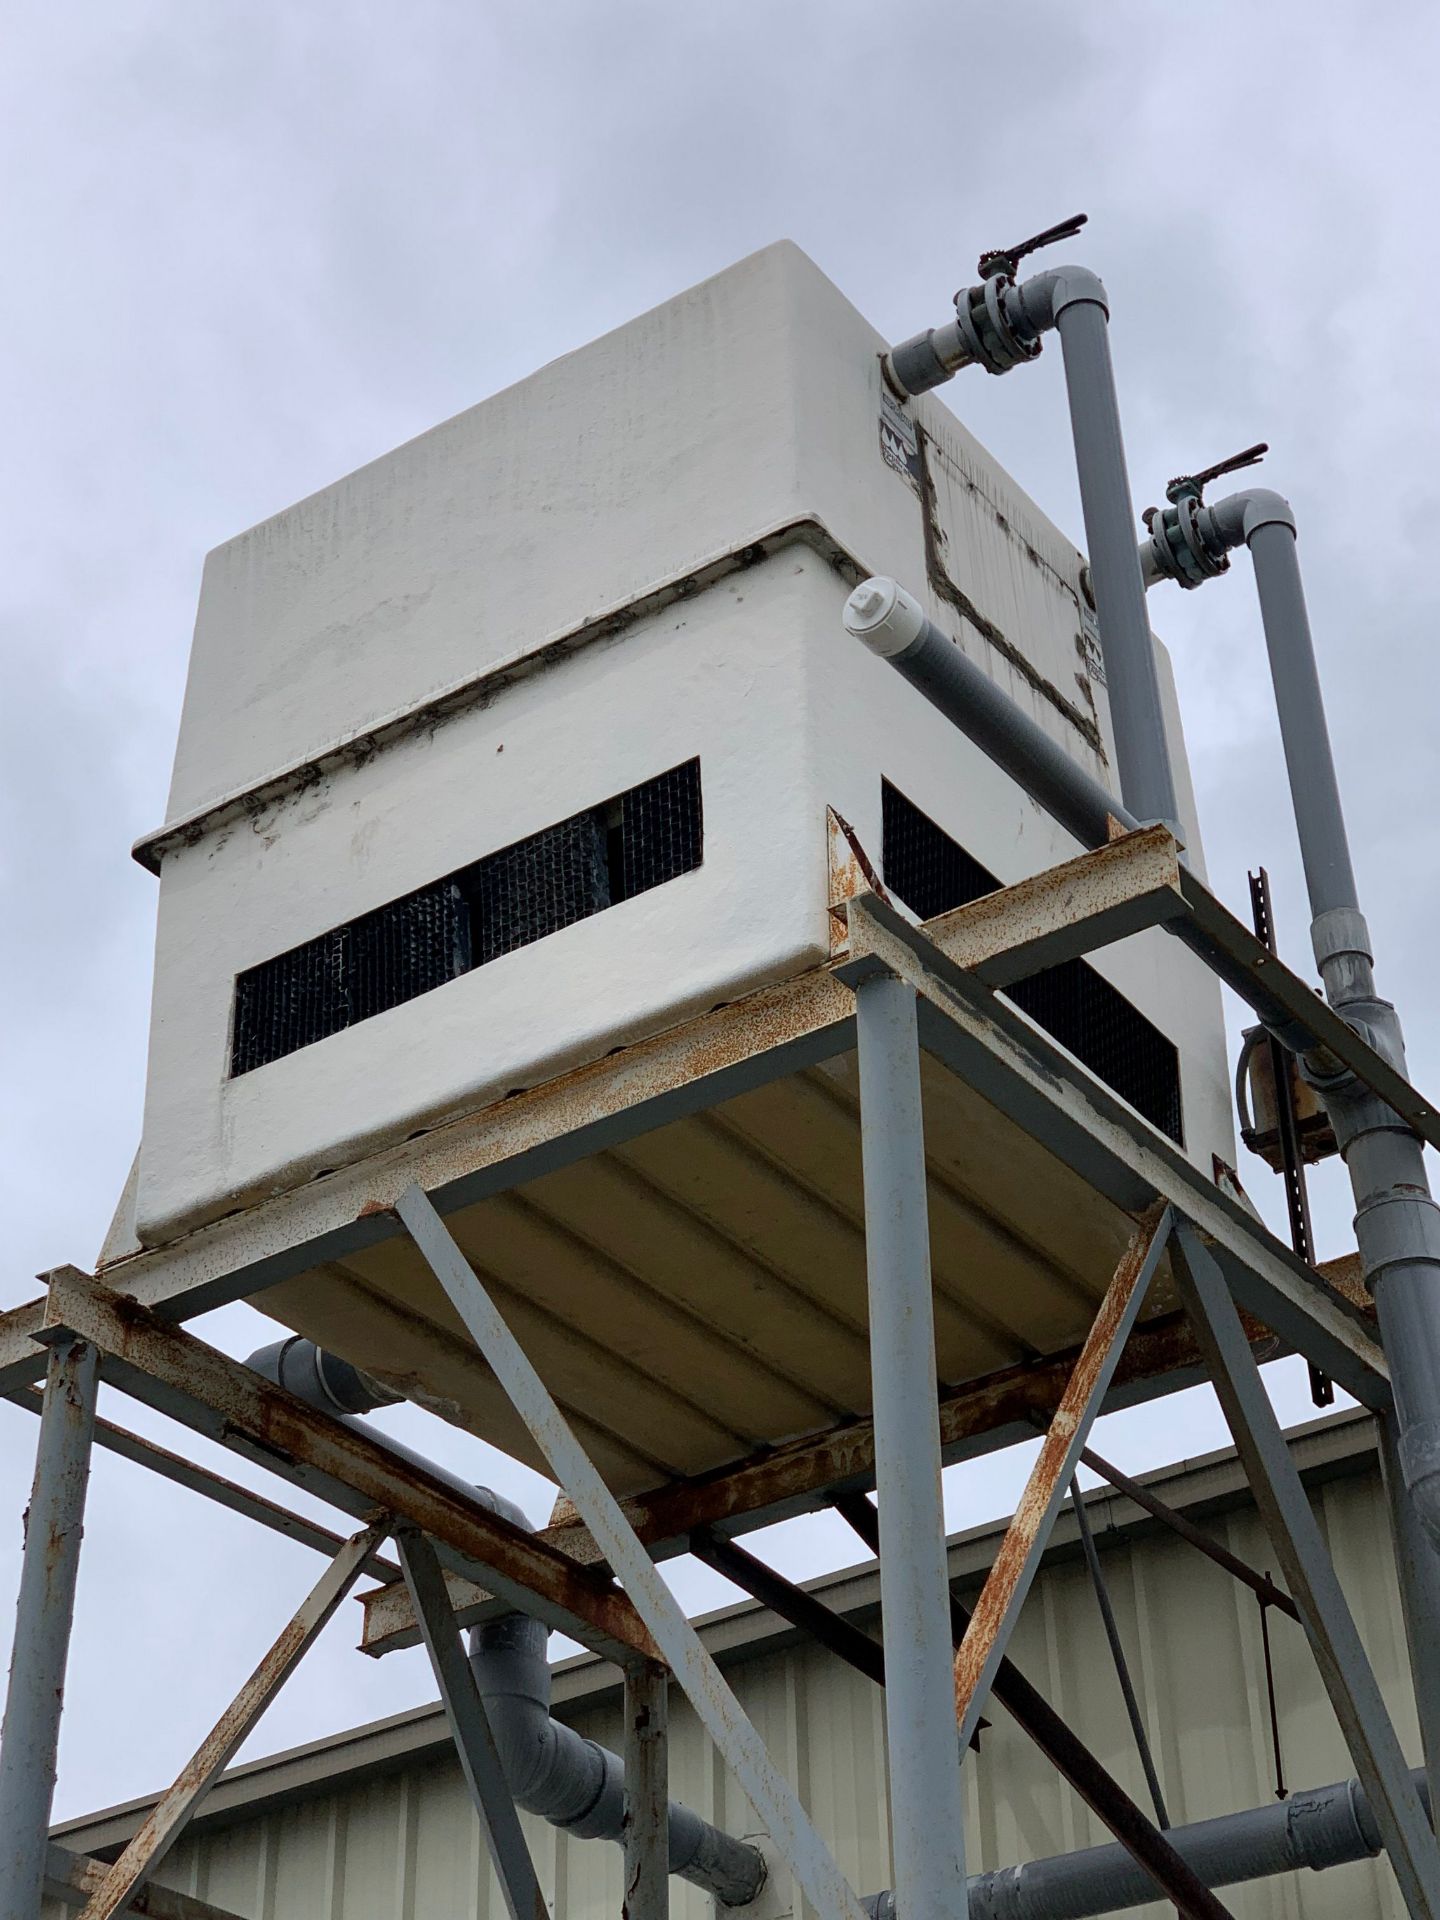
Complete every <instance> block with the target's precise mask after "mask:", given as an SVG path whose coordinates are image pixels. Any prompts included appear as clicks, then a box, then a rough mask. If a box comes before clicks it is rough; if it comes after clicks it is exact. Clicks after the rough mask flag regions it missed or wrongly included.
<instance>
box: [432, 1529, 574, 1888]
mask: <svg viewBox="0 0 1440 1920" xmlns="http://www.w3.org/2000/svg"><path fill="white" fill-rule="evenodd" d="M395 1544H396V1546H397V1547H399V1549H400V1564H401V1566H402V1567H403V1568H404V1569H405V1584H406V1586H407V1587H408V1588H409V1590H410V1598H411V1600H412V1602H413V1603H414V1607H415V1612H416V1614H417V1616H418V1617H419V1620H420V1628H421V1632H422V1633H423V1634H424V1636H425V1651H426V1652H427V1653H428V1654H429V1656H430V1667H431V1671H432V1672H433V1673H434V1675H435V1683H436V1685H437V1686H438V1687H439V1689H440V1703H441V1705H442V1706H443V1707H444V1709H445V1718H446V1721H447V1722H448V1724H449V1727H450V1735H451V1738H452V1739H453V1740H454V1742H455V1752H456V1754H457V1755H458V1757H459V1761H460V1771H461V1772H462V1773H463V1774H464V1776H465V1784H466V1785H467V1786H468V1787H469V1789H470V1798H471V1799H472V1800H473V1801H474V1803H475V1811H476V1813H477V1814H479V1816H480V1825H481V1828H482V1830H483V1831H484V1834H485V1845H486V1847H487V1848H488V1850H489V1853H490V1864H491V1865H492V1866H493V1867H494V1869H495V1877H496V1879H497V1880H498V1881H499V1882H500V1892H501V1894H502V1896H503V1898H504V1901H505V1910H506V1912H507V1913H508V1914H509V1915H510V1920H547V1913H546V1906H545V1900H544V1897H543V1895H542V1894H541V1892H540V1882H539V1880H538V1879H537V1878H536V1874H535V1863H534V1862H533V1861H532V1859H531V1858H530V1849H529V1847H528V1846H527V1845H526V1844H525V1835H524V1833H523V1832H522V1831H521V1827H520V1815H519V1812H518V1811H517V1809H516V1806H515V1800H514V1796H513V1795H512V1794H511V1792H510V1784H509V1782H508V1781H507V1780H506V1778H505V1769H504V1767H503V1766H502V1765H501V1761H500V1754H499V1750H498V1749H497V1747H496V1745H495V1736H494V1734H493V1733H492V1732H491V1731H490V1722H489V1720H488V1719H487V1718H486V1717H485V1703H484V1701H483V1700H482V1699H481V1698H480V1689H479V1687H478V1686H477V1685H476V1684H475V1675H474V1674H473V1672H472V1671H471V1669H470V1662H469V1660H468V1659H467V1658H466V1654H465V1649H464V1647H463V1645H462V1644H461V1641H460V1632H459V1629H458V1628H457V1627H456V1625H455V1615H454V1612H453V1610H452V1609H451V1606H450V1603H449V1600H448V1598H447V1597H446V1593H445V1576H444V1574H443V1573H442V1572H441V1569H440V1562H439V1561H438V1560H437V1559H436V1558H435V1549H434V1548H433V1547H432V1546H431V1545H430V1542H429V1541H428V1540H427V1539H426V1538H425V1536H424V1534H422V1533H417V1532H416V1531H415V1529H414V1528H413V1527H404V1528H401V1529H400V1530H399V1531H398V1532H397V1534H396V1536H395Z"/></svg>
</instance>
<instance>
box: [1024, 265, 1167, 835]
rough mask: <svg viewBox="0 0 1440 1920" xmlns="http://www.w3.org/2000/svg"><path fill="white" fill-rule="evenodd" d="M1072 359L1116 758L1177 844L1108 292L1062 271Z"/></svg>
mask: <svg viewBox="0 0 1440 1920" xmlns="http://www.w3.org/2000/svg"><path fill="white" fill-rule="evenodd" d="M1046 278H1047V280H1050V283H1051V285H1052V287H1053V293H1052V311H1053V314H1054V320H1055V326H1056V329H1057V330H1058V332H1059V335H1060V345H1061V349H1062V351H1063V353H1064V357H1065V388H1066V393H1067V395H1068V397H1069V402H1070V426H1071V431H1072V432H1073V434H1074V438H1075V467H1076V472H1077V475H1078V477H1079V481H1080V505H1081V509H1082V511H1083V513H1084V516H1085V540H1086V544H1087V546H1088V547H1089V551H1090V578H1091V581H1092V582H1093V585H1094V589H1095V611H1096V618H1097V620H1098V622H1099V626H1100V645H1101V648H1102V650H1103V652H1104V656H1105V678H1106V682H1107V685H1108V689H1109V694H1110V720H1111V724H1112V726H1113V728H1114V733H1115V758H1116V762H1117V766H1118V770H1119V775H1120V792H1121V795H1122V797H1123V798H1124V801H1125V805H1126V806H1127V807H1128V808H1129V809H1130V811H1131V813H1133V814H1134V815H1135V816H1136V817H1137V818H1138V819H1139V820H1142V821H1146V822H1149V821H1153V820H1163V821H1164V822H1165V824H1166V825H1167V826H1169V827H1171V828H1172V829H1173V830H1175V831H1176V833H1177V838H1178V837H1179V836H1178V821H1179V817H1180V816H1179V808H1178V806H1177V805H1176V801H1175V779H1174V775H1173V773H1172V771H1171V767H1170V745H1169V741H1168V739H1167V737H1166V733H1165V714H1164V709H1163V708H1162V706H1161V702H1160V676H1159V672H1158V670H1157V668H1156V665H1155V645H1154V642H1153V640H1152V639H1151V637H1150V621H1149V617H1148V616H1147V614H1146V611H1145V583H1144V581H1143V580H1142V578H1141V575H1140V559H1139V555H1138V554H1137V552H1136V550H1135V511H1134V508H1133V507H1132V506H1131V504H1130V478H1129V475H1128V473H1127V472H1126V469H1125V443H1124V441H1123V439H1122V438H1121V433H1120V405H1119V401H1118V399H1117V397H1116V392H1115V373H1114V369H1113V367H1112V366H1111V364H1110V339H1109V321H1108V318H1107V310H1106V306H1105V289H1104V288H1103V286H1101V284H1100V282H1099V280H1097V279H1096V278H1095V276H1094V275H1093V274H1085V273H1081V272H1079V271H1077V270H1075V269H1072V268H1063V269H1061V271H1060V272H1059V273H1058V274H1056V275H1055V276H1053V280H1051V277H1050V276H1046Z"/></svg>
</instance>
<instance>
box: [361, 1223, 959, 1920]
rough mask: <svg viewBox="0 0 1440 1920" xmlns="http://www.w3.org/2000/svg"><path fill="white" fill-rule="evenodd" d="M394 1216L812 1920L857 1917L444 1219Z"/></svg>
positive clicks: (827, 1856) (798, 1809)
mask: <svg viewBox="0 0 1440 1920" xmlns="http://www.w3.org/2000/svg"><path fill="white" fill-rule="evenodd" d="M395 1211H396V1213H397V1214H398V1215H399V1217H400V1219H401V1220H402V1221H403V1222H404V1225H405V1228H406V1231H407V1232H408V1233H409V1235H410V1237H411V1239H412V1240H413V1241H414V1242H415V1245H416V1247H417V1248H418V1249H419V1251H420V1253H421V1255H422V1257H423V1258H424V1260H425V1263H426V1265H427V1266H428V1267H429V1268H430V1271H431V1272H432V1273H433V1274H434V1275H435V1278H436V1279H437V1280H438V1281H439V1283H440V1285H441V1287H442V1289H443V1290H444V1292H445V1295H446V1297H447V1298H448V1299H449V1301H450V1304H451V1305H452V1306H453V1307H454V1309H455V1311H456V1313H457V1314H458V1315H459V1316H460V1319H461V1321H462V1322H463V1323H464V1325H465V1328H466V1330H467V1331H468V1333H469V1334H470V1337H471V1339H473V1340H474V1342H475V1344H476V1346H477V1347H478V1348H479V1349H480V1352H481V1353H482V1354H483V1356H484V1358H485V1359H486V1360H487V1361H488V1362H489V1364H490V1366H491V1368H492V1370H493V1371H494V1374H495V1377H496V1379H497V1380H498V1381H499V1382H500V1384H501V1386H502V1387H503V1388H504V1390H505V1392H506V1394H507V1395H508V1396H509V1398H510V1401H511V1403H512V1405H513V1406H514V1408H515V1411H516V1412H517V1413H518V1414H519V1415H520V1418H521V1419H522V1420H523V1421H524V1422H525V1425H526V1426H527V1427H528V1428H529V1430H530V1433H531V1436H532V1438H533V1439H534V1441H535V1444H536V1445H537V1446H538V1447H539V1448H540V1450H541V1452H542V1453H543V1454H544V1455H545V1458H546V1460H547V1461H548V1462H549V1464H550V1469H551V1471H552V1472H553V1473H554V1475H555V1478H556V1479H557V1480H558V1481H559V1483H560V1486H561V1487H562V1489H563V1490H564V1491H565V1493H567V1494H568V1495H569V1497H570V1499H571V1500H572V1501H573V1502H574V1505H575V1509H576V1511H577V1513H578V1514H579V1515H580V1518H581V1519H582V1520H583V1521H584V1522H585V1524H586V1526H587V1527H588V1528H589V1529H590V1532H591V1534H592V1535H593V1537H594V1540H595V1543H596V1545H597V1547H598V1548H599V1550H600V1552H601V1553H602V1554H603V1555H604V1557H605V1560H606V1562H607V1564H608V1565H609V1567H610V1568H611V1570H612V1572H613V1573H614V1574H615V1576H616V1578H617V1579H618V1580H619V1581H620V1583H621V1585H622V1586H623V1587H624V1589H625V1591H626V1593H627V1594H628V1595H629V1597H630V1601H631V1602H632V1604H633V1605H634V1608H635V1611H636V1613H637V1614H638V1615H639V1616H640V1618H641V1620H642V1621H643V1622H644V1624H645V1626H646V1627H647V1628H648V1630H649V1632H650V1634H651V1635H652V1636H653V1638H654V1642H655V1645H656V1647H657V1648H658V1649H659V1651H660V1654H661V1656H662V1657H663V1658H664V1659H665V1660H666V1661H667V1662H668V1663H669V1666H670V1670H671V1672H672V1673H673V1674H674V1675H675V1678H676V1679H677V1680H678V1681H679V1682H680V1684H681V1686H682V1687H683V1688H684V1689H685V1694H686V1697H687V1698H688V1699H689V1701H690V1703H691V1705H692V1706H693V1707H694V1709H695V1711H696V1713H697V1715H698V1716H699V1718H700V1720H701V1721H702V1723H703V1724H704V1726H705V1729H706V1731H707V1732H708V1733H709V1735H710V1737H711V1739H712V1740H713V1741H714V1742H715V1745H716V1747H717V1748H718V1749H719V1751H720V1755H721V1757H722V1758H723V1759H724V1761H725V1762H726V1764H727V1766H729V1768H730V1769H731V1771H732V1772H733V1773H734V1775H735V1777H736V1779H737V1780H738V1781H739V1783H740V1785H741V1787H742V1788H743V1790H744V1792H745V1794H746V1795H747V1797H748V1798H749V1801H750V1804H751V1805H752V1806H753V1807H754V1809H755V1811H756V1813H757V1814H759V1816H760V1818H761V1819H762V1820H763V1821H764V1822H765V1825H766V1826H767V1827H768V1828H769V1830H770V1837H771V1839H772V1840H773V1841H774V1843H775V1846H776V1848H777V1850H778V1851H779V1853H780V1854H781V1856H782V1858H783V1859H784V1860H785V1862H786V1864H787V1865H788V1866H789V1868H790V1870H791V1872H792V1873H793V1874H794V1876H795V1878H796V1880H797V1881H798V1882H799V1884H800V1887H801V1889H802V1890H803V1891H804V1893H805V1895H806V1896H807V1898H808V1899H809V1901H810V1903H811V1905H812V1906H813V1907H814V1908H815V1909H816V1911H817V1913H818V1914H819V1915H820V1916H821V1920H841V1917H842V1916H843V1920H864V1916H863V1912H862V1909H861V1906H860V1902H859V1900H858V1899H857V1898H856V1895H855V1892H854V1889H853V1888H852V1887H851V1886H850V1885H849V1883H848V1882H847V1880H846V1879H845V1876H844V1874H843V1873H841V1871H840V1869H839V1867H837V1866H836V1864H835V1861H834V1859H833V1857H832V1856H831V1853H830V1850H829V1848H828V1847H827V1846H826V1845H825V1842H824V1841H823V1840H822V1839H821V1838H820V1836H819V1834H818V1833H817V1832H816V1831H815V1828H814V1827H813V1825H812V1824H811V1822H810V1817H809V1815H808V1814H807V1813H806V1812H805V1809H804V1808H803V1807H802V1806H801V1804H800V1800H799V1796H798V1795H797V1794H796V1792H795V1789H794V1787H793V1786H792V1785H791V1784H790V1782H789V1781H788V1780H786V1778H785V1776H784V1775H783V1774H782V1773H781V1772H780V1770H779V1768H778V1767H777V1766H776V1765H775V1762H774V1760H773V1759H772V1758H771V1757H770V1754H769V1753H768V1751H767V1750H766V1747H765V1744H764V1742H763V1741H762V1740H761V1738H760V1736H759V1734H758V1733H757V1732H756V1731H755V1728H754V1727H753V1726H752V1725H751V1723H750V1720H749V1718H748V1717H747V1715H746V1713H745V1710H744V1708H743V1707H742V1706H741V1705H740V1702H739V1701H738V1700H737V1699H736V1698H735V1695H734V1693H733V1692H732V1691H731V1689H730V1687H729V1686H728V1685H727V1683H726V1681H725V1679H724V1677H723V1676H722V1674H721V1672H720V1669H719V1668H718V1667H717V1666H716V1664H715V1661H714V1659H713V1658H712V1657H711V1655H710V1654H709V1653H708V1652H707V1651H706V1649H705V1648H704V1646H703V1645H702V1644H701V1642H700V1637H699V1635H698V1634H697V1633H696V1632H695V1629H694V1628H693V1627H692V1626H691V1624H690V1622H689V1621H688V1620H687V1619H686V1618H685V1614H684V1611H683V1609H682V1608H681V1607H680V1605H679V1603H678V1602H677V1601H676V1599H675V1596H674V1595H673V1594H672V1593H671V1591H670V1589H669V1588H668V1587H667V1586H666V1584H665V1582H664V1580H663V1578H662V1577H661V1574H660V1571H659V1569H658V1568H657V1567H656V1565H655V1563H654V1561H653V1560H652V1559H651V1558H650V1556H649V1554H648V1553H647V1552H646V1551H645V1548H644V1546H643V1545H642V1544H641V1542H640V1540H639V1538H638V1536H637V1535H636V1533H635V1530H634V1528H633V1527H632V1526H631V1524H630V1522H629V1521H628V1520H627V1519H626V1517H625V1515H624V1513H623V1512H622V1511H621V1509H620V1504H619V1502H618V1501H617V1500H616V1498H615V1496H614V1494H613V1493H611V1491H610V1489H609V1488H608V1487H607V1486H606V1484H605V1482H604V1480H603V1479H602V1478H601V1477H600V1474H599V1472H598V1470H597V1469H596V1467H595V1465H594V1463H593V1462H592V1461H591V1459H590V1457H589V1455H588V1454H587V1453H586V1452H585V1450H584V1448H583V1447H582V1446H581V1445H580V1443H579V1441H578V1440H577V1439H576V1438H575V1435H574V1434H573V1433H572V1432H571V1430H570V1428H569V1426H568V1425H567V1423H566V1421H565V1417H564V1415H563V1414H562V1413H561V1411H560V1409H559V1408H558V1407H557V1406H556V1404H555V1402H554V1400H553V1399H552V1398H551V1396H550V1393H549V1390H548V1389H547V1388H546V1386H545V1383H544V1382H543V1381H542V1380H541V1378H540V1376H539V1374H538V1373H537V1372H536V1371H535V1369H534V1367H533V1366H531V1364H530V1362H529V1360H528V1359H527V1358H526V1356H525V1353H524V1350H523V1349H522V1348H521V1346H520V1344H519V1342H518V1341H517V1340H516V1338H515V1336H514V1335H513V1334H512V1333H511V1331H510V1329H509V1328H508V1327H507V1326H506V1324H505V1322H504V1320H503V1319H502V1318H501V1316H500V1313H499V1311H498V1310H497V1308H496V1306H495V1303H494V1301H493V1300H491V1298H490V1296H489V1294H488V1293H486V1291H485V1289H484V1288H483V1287H482V1286H481V1284H480V1281H479V1279H478V1278H477V1277H476V1275H475V1273H474V1271H473V1270H472V1268H471V1266H470V1263H469V1262H468V1261H467V1260H466V1258H465V1256H464V1254H463V1253H462V1252H461V1251H460V1249H459V1247H458V1246H456V1244H455V1242H454V1240H453V1239H452V1238H451V1237H450V1234H449V1231H448V1230H447V1228H446V1226H445V1222H444V1221H443V1220H442V1219H441V1218H440V1215H439V1214H438V1213H437V1212H436V1211H435V1209H434V1207H433V1206H432V1205H431V1203H430V1201H429V1199H428V1198H427V1197H426V1195H425V1194H424V1193H422V1192H421V1190H420V1188H419V1187H407V1188H406V1190H405V1191H404V1193H402V1194H401V1195H400V1197H399V1199H398V1200H397V1201H396V1203H395ZM931 1390H932V1392H933V1386H932V1389H931ZM627 1664H628V1663H627Z"/></svg>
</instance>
